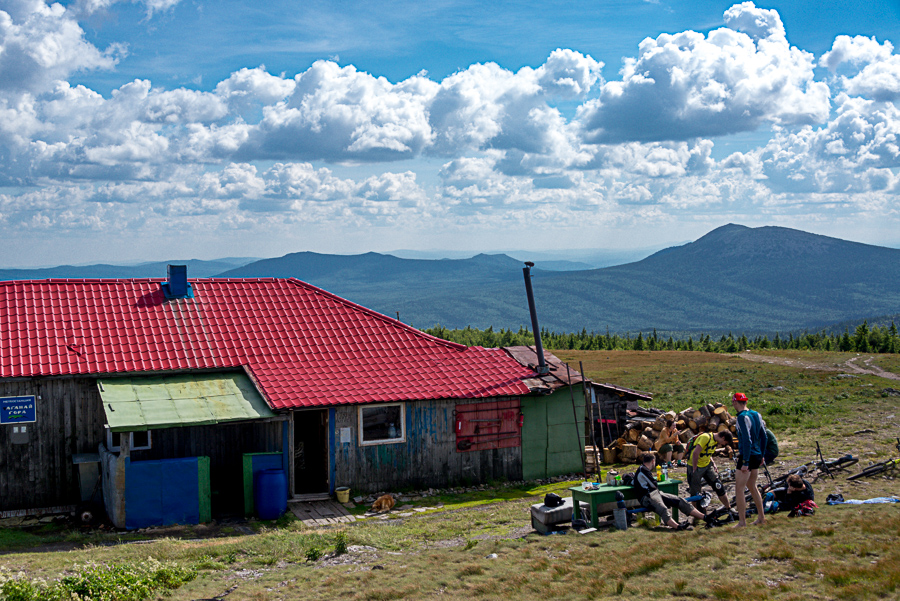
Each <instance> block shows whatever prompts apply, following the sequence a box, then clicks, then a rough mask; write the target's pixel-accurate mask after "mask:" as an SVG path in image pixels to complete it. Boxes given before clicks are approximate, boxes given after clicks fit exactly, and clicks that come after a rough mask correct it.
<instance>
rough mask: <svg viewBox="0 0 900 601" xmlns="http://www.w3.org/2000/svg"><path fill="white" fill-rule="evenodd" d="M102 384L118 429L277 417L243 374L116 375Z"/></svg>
mask: <svg viewBox="0 0 900 601" xmlns="http://www.w3.org/2000/svg"><path fill="white" fill-rule="evenodd" d="M98 384H99V388H100V396H101V397H102V399H103V409H104V411H106V419H107V423H108V424H109V427H110V429H111V430H112V431H114V432H127V431H134V430H150V429H155V428H172V427H176V426H200V425H205V424H216V423H219V422H229V421H239V420H246V419H260V418H266V417H274V416H275V414H274V413H272V410H271V409H269V406H268V405H267V404H266V402H265V400H264V399H263V398H262V395H261V394H260V393H259V392H258V391H257V390H256V388H255V387H254V386H253V383H252V382H251V381H250V378H248V377H247V376H246V374H242V373H224V374H178V375H172V376H146V377H132V378H110V379H105V380H100V381H99V382H98Z"/></svg>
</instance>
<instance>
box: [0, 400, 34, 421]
mask: <svg viewBox="0 0 900 601" xmlns="http://www.w3.org/2000/svg"><path fill="white" fill-rule="evenodd" d="M34 406H35V397H34V396H11V397H5V398H0V424H26V423H30V422H34V421H37V419H36V413H35V410H34Z"/></svg>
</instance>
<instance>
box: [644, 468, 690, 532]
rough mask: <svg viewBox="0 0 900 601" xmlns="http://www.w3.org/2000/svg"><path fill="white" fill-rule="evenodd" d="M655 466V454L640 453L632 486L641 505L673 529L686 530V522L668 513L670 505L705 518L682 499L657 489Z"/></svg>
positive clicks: (685, 512)
mask: <svg viewBox="0 0 900 601" xmlns="http://www.w3.org/2000/svg"><path fill="white" fill-rule="evenodd" d="M655 467H656V455H654V454H653V453H644V454H643V455H641V467H640V468H638V471H637V472H635V474H634V488H635V493H637V497H638V501H639V502H640V504H641V506H642V507H646V508H647V509H652V510H653V511H655V512H656V514H657V515H658V516H659V518H660V520H662V523H663V524H665V525H666V526H668V527H669V528H672V529H675V530H687V529H689V528H690V526H688V525H687V524H679V523H678V522H676V521H675V520H673V519H672V517H671V515H670V514H669V509H668V508H670V507H678V510H679V511H681V512H682V513H684V514H685V515H689V516H691V517H693V518H694V519H700V518H703V519H705V516H704V515H703V514H702V513H700V512H699V511H698V510H697V509H696V508H694V507H693V506H691V504H690V503H688V502H687V501H685V500H684V499H682V498H680V497H677V496H675V495H671V494H669V493H665V492H662V491H660V490H659V487H658V486H657V485H656V477H655V476H654V474H653V468H655Z"/></svg>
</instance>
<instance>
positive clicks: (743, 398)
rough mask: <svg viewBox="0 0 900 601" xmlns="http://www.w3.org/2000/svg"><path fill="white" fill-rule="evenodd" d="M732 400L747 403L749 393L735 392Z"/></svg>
mask: <svg viewBox="0 0 900 601" xmlns="http://www.w3.org/2000/svg"><path fill="white" fill-rule="evenodd" d="M731 400H732V401H735V402H738V403H746V402H747V395H746V394H744V393H743V392H735V393H734V396H732V397H731Z"/></svg>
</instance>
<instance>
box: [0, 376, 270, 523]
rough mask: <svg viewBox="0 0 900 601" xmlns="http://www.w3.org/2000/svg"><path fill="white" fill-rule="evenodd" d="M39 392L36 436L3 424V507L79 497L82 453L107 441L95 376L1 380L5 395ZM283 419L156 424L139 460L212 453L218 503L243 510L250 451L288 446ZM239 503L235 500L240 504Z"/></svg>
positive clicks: (221, 509)
mask: <svg viewBox="0 0 900 601" xmlns="http://www.w3.org/2000/svg"><path fill="white" fill-rule="evenodd" d="M29 395H34V396H36V397H39V398H38V399H37V401H36V406H35V410H36V418H37V421H36V422H35V423H33V424H25V425H26V426H27V427H28V429H29V430H30V433H29V442H28V443H26V444H13V443H12V442H11V440H10V435H11V433H12V428H13V427H12V426H9V425H4V426H0V511H8V510H13V509H40V508H47V507H60V506H67V505H77V504H78V503H79V502H80V501H81V493H80V491H79V488H78V466H76V465H74V464H73V462H72V459H73V456H74V455H76V454H78V453H96V452H97V448H98V446H99V445H100V443H101V442H102V443H104V444H105V443H106V433H105V429H104V425H105V424H106V414H105V413H104V411H103V405H102V400H101V398H100V393H99V392H98V390H97V384H96V380H95V379H93V378H71V377H70V378H33V379H23V380H0V397H15V396H29ZM281 450H282V424H281V422H278V421H272V422H260V423H253V422H247V423H241V424H224V425H215V426H194V427H185V428H171V429H168V430H154V431H153V432H152V448H150V449H148V450H142V451H132V453H131V459H132V461H141V460H142V459H172V458H179V457H198V456H207V457H209V458H210V465H211V474H210V476H211V480H212V484H213V511H214V512H217V514H218V515H221V514H230V513H240V512H241V511H242V506H243V505H242V504H243V472H242V465H243V464H242V460H241V456H242V454H243V453H256V452H281ZM232 506H233V507H232Z"/></svg>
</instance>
